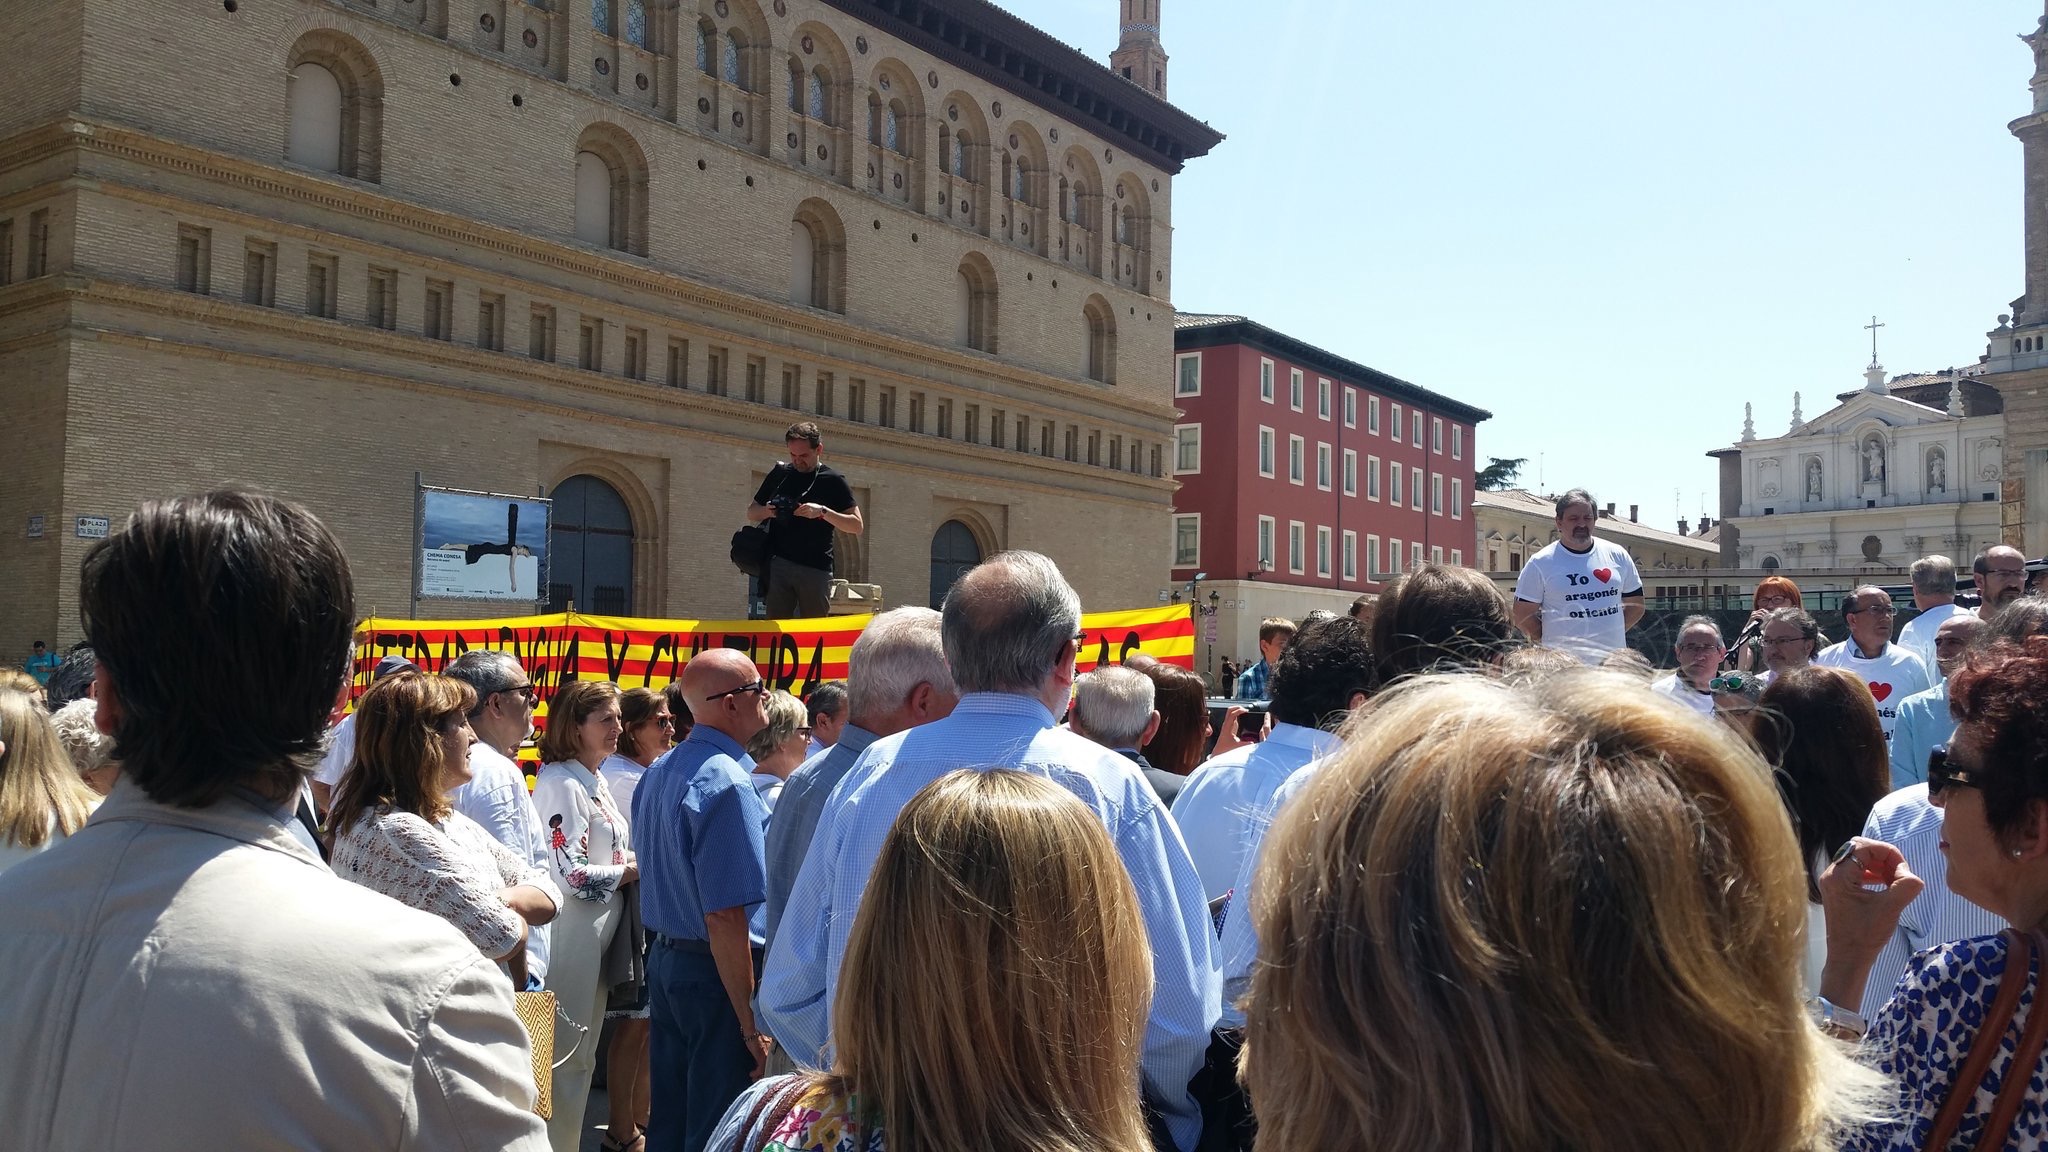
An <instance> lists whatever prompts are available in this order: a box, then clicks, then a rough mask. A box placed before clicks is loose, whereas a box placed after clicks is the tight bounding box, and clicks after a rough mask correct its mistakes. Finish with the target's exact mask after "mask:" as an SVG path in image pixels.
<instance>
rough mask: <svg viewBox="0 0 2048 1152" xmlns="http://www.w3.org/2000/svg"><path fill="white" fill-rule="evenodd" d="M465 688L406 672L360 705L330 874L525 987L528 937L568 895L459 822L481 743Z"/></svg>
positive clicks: (339, 798) (331, 812)
mask: <svg viewBox="0 0 2048 1152" xmlns="http://www.w3.org/2000/svg"><path fill="white" fill-rule="evenodd" d="M475 702H476V694H475V693H474V692H472V691H471V690H470V687H469V685H467V684H464V683H463V682H462V681H460V680H456V679H454V678H453V677H448V676H429V675H426V674H425V673H422V672H417V671H407V672H402V673H400V674H398V675H396V676H386V677H385V678H384V679H382V680H379V681H378V682H377V683H376V684H375V685H373V686H371V688H370V690H369V691H368V692H365V693H363V698H362V699H361V700H358V701H356V709H355V717H356V723H355V730H356V744H355V751H354V753H353V754H352V756H351V758H350V761H349V770H348V775H347V776H345V777H343V779H342V782H341V786H340V787H339V788H338V789H336V790H335V793H334V803H333V805H332V806H331V807H329V808H328V810H327V838H328V842H329V845H330V847H331V849H332V860H331V864H332V866H333V868H334V874H335V875H337V876H340V877H341V878H342V879H344V880H349V881H352V882H354V883H356V884H360V885H362V886H363V887H365V888H368V889H370V890H372V891H375V892H382V893H383V894H384V895H386V896H389V897H391V898H392V899H394V900H396V901H398V902H399V903H401V904H406V905H410V906H411V907H414V908H418V909H420V910H421V911H424V912H431V913H433V914H434V915H436V916H439V917H441V918H442V919H443V920H446V921H448V922H449V923H450V924H453V925H454V926H455V927H456V929H457V930H458V931H460V932H461V933H462V934H463V936H465V937H467V938H468V940H469V942H470V943H472V944H474V945H476V947H477V949H478V951H481V952H482V953H483V954H484V955H486V956H488V957H490V958H491V959H493V960H498V961H501V962H503V963H502V965H501V966H503V967H505V968H506V969H507V971H508V974H509V975H510V976H511V979H512V982H513V984H514V985H515V987H524V986H525V983H526V966H525V965H526V939H527V930H528V929H529V928H530V927H531V926H532V925H535V924H546V923H547V922H548V921H550V920H552V919H554V916H555V906H556V904H557V903H558V902H559V900H560V896H561V894H560V893H559V892H558V891H557V890H556V888H555V886H554V883H553V882H552V881H550V880H549V879H548V877H547V876H546V875H545V874H544V873H542V872H541V871H540V870H539V869H538V868H535V867H534V866H533V865H532V864H530V863H528V862H527V861H525V860H523V859H521V858H520V857H519V856H517V855H516V854H514V853H513V852H512V850H511V849H509V848H507V847H505V846H504V845H503V844H500V843H498V841H497V840H496V839H495V838H493V837H492V836H491V834H490V832H488V831H487V830H485V828H484V827H483V825H481V824H478V823H477V822H476V821H474V820H471V819H470V818H469V817H467V816H464V815H463V814H462V813H460V812H457V811H455V806H454V803H453V801H452V800H451V798H450V797H451V794H452V793H453V792H454V791H455V790H456V789H457V788H460V787H461V786H462V785H463V784H464V783H466V782H467V781H468V780H469V774H470V773H469V746H470V744H471V742H473V741H474V740H475V737H474V736H473V735H472V734H471V733H470V730H469V719H468V713H469V709H470V707H471V706H472V705H473V704H474V703H475Z"/></svg>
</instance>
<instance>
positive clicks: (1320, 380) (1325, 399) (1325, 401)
mask: <svg viewBox="0 0 2048 1152" xmlns="http://www.w3.org/2000/svg"><path fill="white" fill-rule="evenodd" d="M1316 416H1317V417H1319V418H1321V419H1324V420H1328V419H1329V418H1330V381H1329V379H1328V378H1327V377H1323V376H1318V377H1316Z"/></svg>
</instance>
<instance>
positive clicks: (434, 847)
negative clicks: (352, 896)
mask: <svg viewBox="0 0 2048 1152" xmlns="http://www.w3.org/2000/svg"><path fill="white" fill-rule="evenodd" d="M330 863H331V864H332V866H333V868H334V874H335V875H337V876H340V877H342V878H343V879H345V880H352V881H354V882H355V883H357V884H361V885H362V886H363V887H365V888H368V889H371V890H372V891H376V892H382V893H383V894H384V895H386V896H389V897H391V898H392V899H393V900H396V901H398V902H399V903H401V904H406V905H409V906H411V907H414V908H418V909H419V910H421V911H422V912H432V913H433V914H434V915H436V916H439V917H441V918H442V919H443V920H446V921H448V922H449V923H450V924H453V925H455V927H456V928H457V929H458V930H460V931H461V933H462V934H463V935H464V936H467V937H468V938H469V941H470V943H472V944H475V945H476V946H477V949H478V951H480V952H482V953H483V954H484V955H485V956H488V957H490V958H492V959H494V960H495V959H497V958H499V957H502V956H504V955H505V954H506V953H508V952H510V951H512V948H513V945H515V944H517V943H519V924H520V920H519V913H517V912H514V911H513V910H512V909H511V907H510V906H508V905H507V904H506V903H505V902H504V901H503V900H501V899H499V898H498V891H499V889H502V888H510V887H512V886H513V885H515V884H531V885H533V886H534V887H536V888H539V889H540V890H541V891H543V892H546V893H547V894H548V895H549V896H551V897H553V898H554V901H555V903H556V904H560V903H561V902H562V896H561V892H560V890H559V889H557V888H556V887H555V882H554V879H553V878H552V877H550V876H549V875H548V873H547V870H546V869H542V868H536V867H534V866H532V865H531V864H529V863H527V862H526V861H524V860H521V859H520V858H519V857H518V856H517V855H516V854H514V853H513V852H512V850H511V849H509V848H507V847H505V846H504V845H503V844H500V843H498V842H497V841H496V840H493V839H491V834H490V833H489V832H486V831H484V829H483V826H482V825H480V824H478V823H477V822H476V821H474V820H471V819H470V818H469V817H467V816H464V815H463V814H462V813H460V812H450V813H449V814H448V816H447V818H446V819H444V820H442V821H441V822H440V823H439V824H430V823H428V822H427V820H426V819H425V818H424V817H422V816H418V815H415V814H414V813H411V812H394V811H392V810H391V809H389V808H383V807H380V808H378V809H376V810H374V811H370V812H365V813H363V815H362V816H361V817H360V818H358V819H357V820H356V822H355V823H353V824H351V825H349V827H348V829H347V830H346V831H344V832H343V833H342V834H341V835H339V836H336V837H335V838H334V851H333V859H332V861H331V862H330Z"/></svg>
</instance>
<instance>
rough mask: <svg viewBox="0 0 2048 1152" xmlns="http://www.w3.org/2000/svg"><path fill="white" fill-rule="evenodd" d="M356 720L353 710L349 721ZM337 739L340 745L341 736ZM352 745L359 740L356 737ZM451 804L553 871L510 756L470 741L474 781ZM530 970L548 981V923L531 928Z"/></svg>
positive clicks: (545, 843)
mask: <svg viewBox="0 0 2048 1152" xmlns="http://www.w3.org/2000/svg"><path fill="white" fill-rule="evenodd" d="M353 719H355V716H354V714H353V713H351V714H350V715H349V716H348V717H347V720H353ZM346 722H347V721H346V720H345V721H344V723H346ZM336 743H340V741H339V739H337V740H336ZM349 743H350V744H351V745H353V744H354V743H355V740H354V737H353V736H351V737H350V740H349ZM450 802H451V803H452V804H453V805H454V807H455V810H456V811H457V812H460V813H462V814H463V815H464V816H467V817H469V818H470V819H471V820H474V821H475V822H477V823H478V824H480V825H482V826H483V830H484V831H486V832H489V833H490V834H491V839H493V840H496V841H497V842H498V843H500V844H503V845H504V846H505V847H507V848H510V849H511V850H512V853H513V855H515V856H517V857H519V858H520V859H521V860H524V861H526V862H527V863H529V864H531V865H533V866H534V867H535V868H538V869H540V870H541V871H542V872H543V873H549V868H548V838H547V834H546V833H545V832H542V831H541V827H540V813H538V812H536V811H534V809H533V796H532V794H531V793H529V792H527V790H526V773H525V772H523V771H521V770H520V768H519V766H518V765H517V764H514V763H513V762H512V761H510V760H507V759H506V758H505V755H504V753H502V752H499V751H498V750H497V749H495V748H490V747H487V746H485V745H483V744H471V745H470V746H469V782H468V783H466V784H464V785H463V786H462V787H460V788H457V789H456V790H455V794H454V796H452V797H451V798H450ZM549 874H551V873H549ZM526 971H527V973H528V974H530V975H531V976H533V978H534V979H536V980H542V981H545V980H546V979H547V975H548V926H547V925H546V924H535V925H533V926H532V927H530V928H528V929H527V930H526Z"/></svg>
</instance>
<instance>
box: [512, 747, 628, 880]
mask: <svg viewBox="0 0 2048 1152" xmlns="http://www.w3.org/2000/svg"><path fill="white" fill-rule="evenodd" d="M533 809H534V811H535V812H538V813H539V814H540V822H541V833H542V835H544V836H546V837H547V847H548V866H549V867H550V869H552V870H553V872H554V874H555V881H556V882H557V883H559V884H560V885H561V887H562V894H563V895H565V896H569V897H572V898H574V899H577V900H594V901H596V902H597V903H600V904H603V903H608V902H609V901H610V900H611V898H612V893H613V892H615V891H617V890H618V887H619V881H620V879H621V878H623V877H624V876H625V874H626V854H627V852H628V851H630V850H631V848H632V842H631V840H630V838H629V836H628V832H627V827H626V817H625V814H624V813H623V812H621V811H620V810H619V806H618V804H617V803H616V802H614V801H613V800H612V793H611V789H610V788H608V787H607V786H606V785H605V782H604V777H603V776H602V775H601V774H599V773H596V772H592V771H591V770H590V769H588V768H585V767H584V766H583V765H582V764H580V763H578V762H576V761H574V760H558V761H556V762H555V763H553V764H549V765H547V766H546V767H544V768H542V769H541V770H540V776H539V778H538V779H537V780H536V782H535V783H534V787H533Z"/></svg>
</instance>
